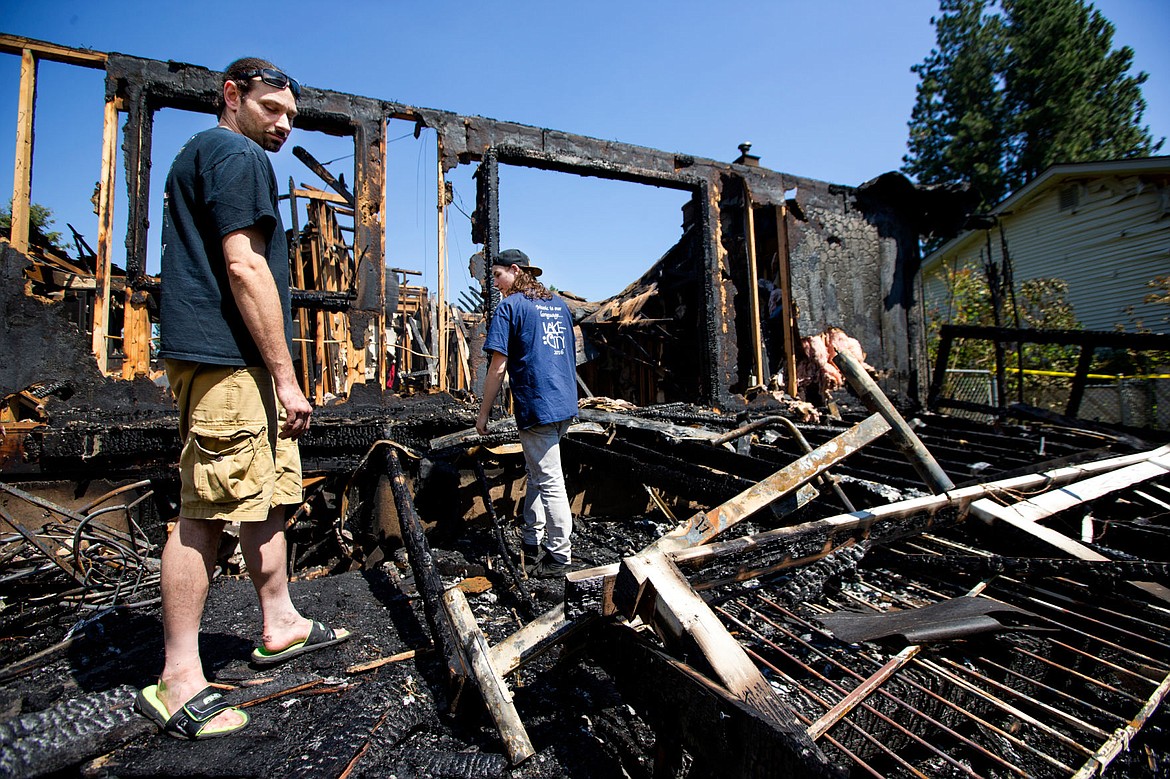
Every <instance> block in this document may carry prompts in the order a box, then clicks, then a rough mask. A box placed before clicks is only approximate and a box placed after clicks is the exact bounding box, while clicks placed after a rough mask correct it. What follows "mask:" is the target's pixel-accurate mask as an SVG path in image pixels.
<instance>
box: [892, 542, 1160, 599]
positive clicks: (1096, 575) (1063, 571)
mask: <svg viewBox="0 0 1170 779" xmlns="http://www.w3.org/2000/svg"><path fill="white" fill-rule="evenodd" d="M873 555H874V559H873V562H874V563H876V564H878V565H889V566H898V567H908V568H912V569H918V568H931V569H935V570H937V571H943V572H945V571H962V572H964V573H969V574H972V575H975V576H979V577H983V578H986V577H988V576H993V575H997V574H1007V575H1009V576H1013V577H1016V578H1026V577H1032V576H1076V577H1081V578H1086V579H1090V580H1092V581H1093V582H1096V583H1102V584H1105V585H1107V586H1108V588H1109V589H1111V590H1112V589H1115V587H1116V585H1117V584H1120V583H1121V582H1122V581H1124V580H1126V579H1138V578H1145V579H1149V580H1151V581H1160V582H1162V583H1166V584H1170V563H1164V562H1157V561H1154V560H1077V559H1072V560H1070V559H1068V558H1064V557H1005V556H1003V555H957V554H941V555H937V554H933V555H926V554H900V553H894V552H892V551H890V550H887V549H884V548H882V547H878V548H876V549H875V550H874V552H873Z"/></svg>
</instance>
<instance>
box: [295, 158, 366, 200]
mask: <svg viewBox="0 0 1170 779" xmlns="http://www.w3.org/2000/svg"><path fill="white" fill-rule="evenodd" d="M293 154H294V155H295V156H296V158H297V159H298V160H300V161H301V162H303V163H305V165H306V166H308V168H309V170H311V171H313V172H314V173H316V174H317V176H318V177H319V178H320V179H321V180H322V181H324V182H325V183H326V184H328V185H329V186H330V187H331V188H332V189H333V191H334V192H336V193H337V194H339V195H341V196H342V197H343V198H345V202H346V203H348V204H349V207H350V208H354V207H356V205H357V200H356V199H355V198H354V196H353V193H352V192H350V191H349V190H348V189H346V187H345V184H343V183H341V182H340V181H338V180H337V177H336V176H334V175H333V174H332V173H330V172H329V169H328V168H326V167H325V166H324V165H322V164H321V163H320V162H318V161H317V158H316V157H314V156H313V155H312V154H311V153H310V152H309V150H308V149H306V148H305V147H304V146H294V147H293Z"/></svg>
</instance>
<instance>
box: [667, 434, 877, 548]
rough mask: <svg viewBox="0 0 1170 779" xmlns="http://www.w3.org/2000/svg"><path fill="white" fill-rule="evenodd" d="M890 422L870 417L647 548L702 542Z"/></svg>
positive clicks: (870, 438) (851, 451)
mask: <svg viewBox="0 0 1170 779" xmlns="http://www.w3.org/2000/svg"><path fill="white" fill-rule="evenodd" d="M889 429H890V424H889V422H887V421H886V420H885V419H883V418H882V417H881V416H880V415H878V414H873V415H872V416H869V417H866V418H865V419H864V420H862V421H861V422H858V423H857V424H856V425H854V426H853V427H851V428H849V429H848V430H846V431H845V432H844V433H842V434H841V435H839V436H837V437H836V438H833V439H832V440H831V441H828V442H827V443H824V444H822V445H821V446H818V447H817V448H816V449H814V450H813V451H811V452H809V453H808V454H806V455H804V456H803V457H800V458H798V459H796V460H794V461H792V462H791V463H789V464H788V465H786V466H784V467H783V468H781V469H780V470H778V471H776V472H775V473H774V474H772V475H771V476H769V477H768V478H766V479H763V480H762V481H759V482H757V483H756V484H753V485H752V486H751V487H749V488H748V489H746V490H744V491H743V492H741V493H740V494H739V495H736V496H735V497H734V498H732V499H731V500H729V501H727V502H726V503H724V504H722V505H720V506H716V507H715V508H713V509H711V510H710V511H707V512H699V513H698V514H696V515H695V516H693V517H691V518H690V519H689V520H687V521H686V522H684V523H683V524H681V525H679V526H678V527H676V528H675V529H673V530H671V531H670V532H668V533H666V534H665V535H663V536H662V537H660V538H659V539H658V540H657V541H655V542H654V543H652V544H650V545H649V546H648V547H647V548H646V551H657V552H667V551H675V550H678V549H687V548H690V547H695V546H699V545H700V544H704V543H706V542H707V541H710V540H711V539H712V538H714V537H715V536H717V535H719V534H720V533H722V532H724V531H725V530H727V529H728V528H729V527H731V526H732V525H735V524H736V523H738V522H740V521H741V520H743V519H745V518H746V517H748V516H751V515H752V514H754V513H755V512H757V511H759V510H760V509H762V508H764V507H765V506H767V505H768V504H770V503H772V502H773V501H775V500H777V499H778V498H781V497H783V496H784V495H787V494H788V493H789V492H792V491H793V490H795V489H797V488H799V487H802V486H804V485H805V484H807V483H808V482H810V481H812V480H813V479H814V478H816V477H817V476H819V475H820V474H822V473H824V472H825V471H826V470H828V469H829V468H831V467H833V466H834V465H836V464H838V463H840V462H841V461H842V460H844V459H845V458H847V457H849V456H850V455H851V454H854V453H855V452H857V451H859V450H860V449H861V448H862V447H864V446H865V445H867V444H869V443H872V442H873V441H875V440H877V439H878V438H880V437H881V436H882V435H883V434H885V433H886V432H887V431H889Z"/></svg>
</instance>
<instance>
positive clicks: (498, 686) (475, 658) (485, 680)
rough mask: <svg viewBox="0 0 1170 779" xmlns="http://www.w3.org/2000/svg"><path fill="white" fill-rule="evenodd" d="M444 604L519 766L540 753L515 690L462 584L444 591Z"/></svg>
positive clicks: (507, 748) (502, 736) (489, 708)
mask: <svg viewBox="0 0 1170 779" xmlns="http://www.w3.org/2000/svg"><path fill="white" fill-rule="evenodd" d="M443 606H444V608H445V609H446V611H447V616H448V617H450V619H451V624H452V625H454V627H455V634H456V636H458V639H459V643H460V644H461V646H462V648H463V652H464V653H465V654H466V656H467V659H468V662H469V663H470V664H471V671H472V676H473V678H474V679H475V683H476V686H477V687H478V688H479V692H480V695H482V696H483V702H484V704H485V705H486V706H487V709H488V713H489V714H490V715H491V718H492V721H493V722H495V723H496V728H497V729H498V730H499V731H500V737H501V738H502V739H503V741H504V748H505V749H506V750H507V752H508V759H509V760H511V761H512V765H517V764H519V763H521V762H523V761H524V760H526V759H528V758H529V757H532V755H534V754H536V750H535V749H534V748H533V746H532V741H530V740H529V738H528V731H527V730H525V729H524V723H523V722H522V721H521V720H520V714H519V713H518V712H517V711H516V706H515V705H514V704H513V703H512V693H511V691H509V690H508V685H507V683H506V682H504V678H503V676H501V675H500V673H499V671H497V670H496V668H495V666H494V665H493V663H492V653H491V650H490V649H488V644H487V640H486V639H485V638H484V636H483V632H482V631H480V629H479V625H478V624H476V621H475V615H474V614H472V612H471V606H470V605H469V604H468V603H467V596H466V595H464V594H463V591H462V590H460V589H459V588H458V587H452V588H451V589H449V590H446V591H445V592H444V593H443Z"/></svg>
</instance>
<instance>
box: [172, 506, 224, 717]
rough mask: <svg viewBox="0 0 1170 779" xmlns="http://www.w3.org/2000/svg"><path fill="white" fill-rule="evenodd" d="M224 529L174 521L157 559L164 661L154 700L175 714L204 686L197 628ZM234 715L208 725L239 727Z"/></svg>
mask: <svg viewBox="0 0 1170 779" xmlns="http://www.w3.org/2000/svg"><path fill="white" fill-rule="evenodd" d="M223 525H224V523H223V522H221V521H218V520H206V519H187V518H185V517H179V521H178V523H176V525H175V529H174V531H173V532H172V533H171V537H170V538H168V539H167V544H166V546H165V547H164V548H163V556H162V616H163V644H164V645H165V647H166V649H165V651H166V660H165V661H164V664H163V672H162V674H161V675H160V676H159V679H158V695H159V699H160V700H161V701H162V702H163V703H164V704H165V705H166V707H167V711H168V712H170V713H171V714H174V713H175V712H176V711H177V710H178V709H179V708H180V707H182V705H183V704H184V703H186V702H187V701H188V700H190V699H191V698H192V697H193V696H194V695H196V694H197V693H199V692H200V691H202V690H203V688H204V687H206V686H207V677H205V676H204V675H203V663H202V661H201V660H200V659H199V623H200V621H201V620H202V619H203V607H204V605H205V604H206V603H207V590H208V588H209V587H210V585H211V567H212V565H213V564H214V563H215V553H216V551H217V549H218V548H219V537H220V535H221V534H222V533H223ZM243 721H244V718H243V716H242V715H241V714H240V713H239V712H238V711H231V710H229V711H224V712H222V713H220V714H219V715H218V716H217V717H215V718H214V719H213V720H212V722H213V723H215V724H216V725H217V726H230V725H235V724H239V723H240V722H243Z"/></svg>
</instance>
